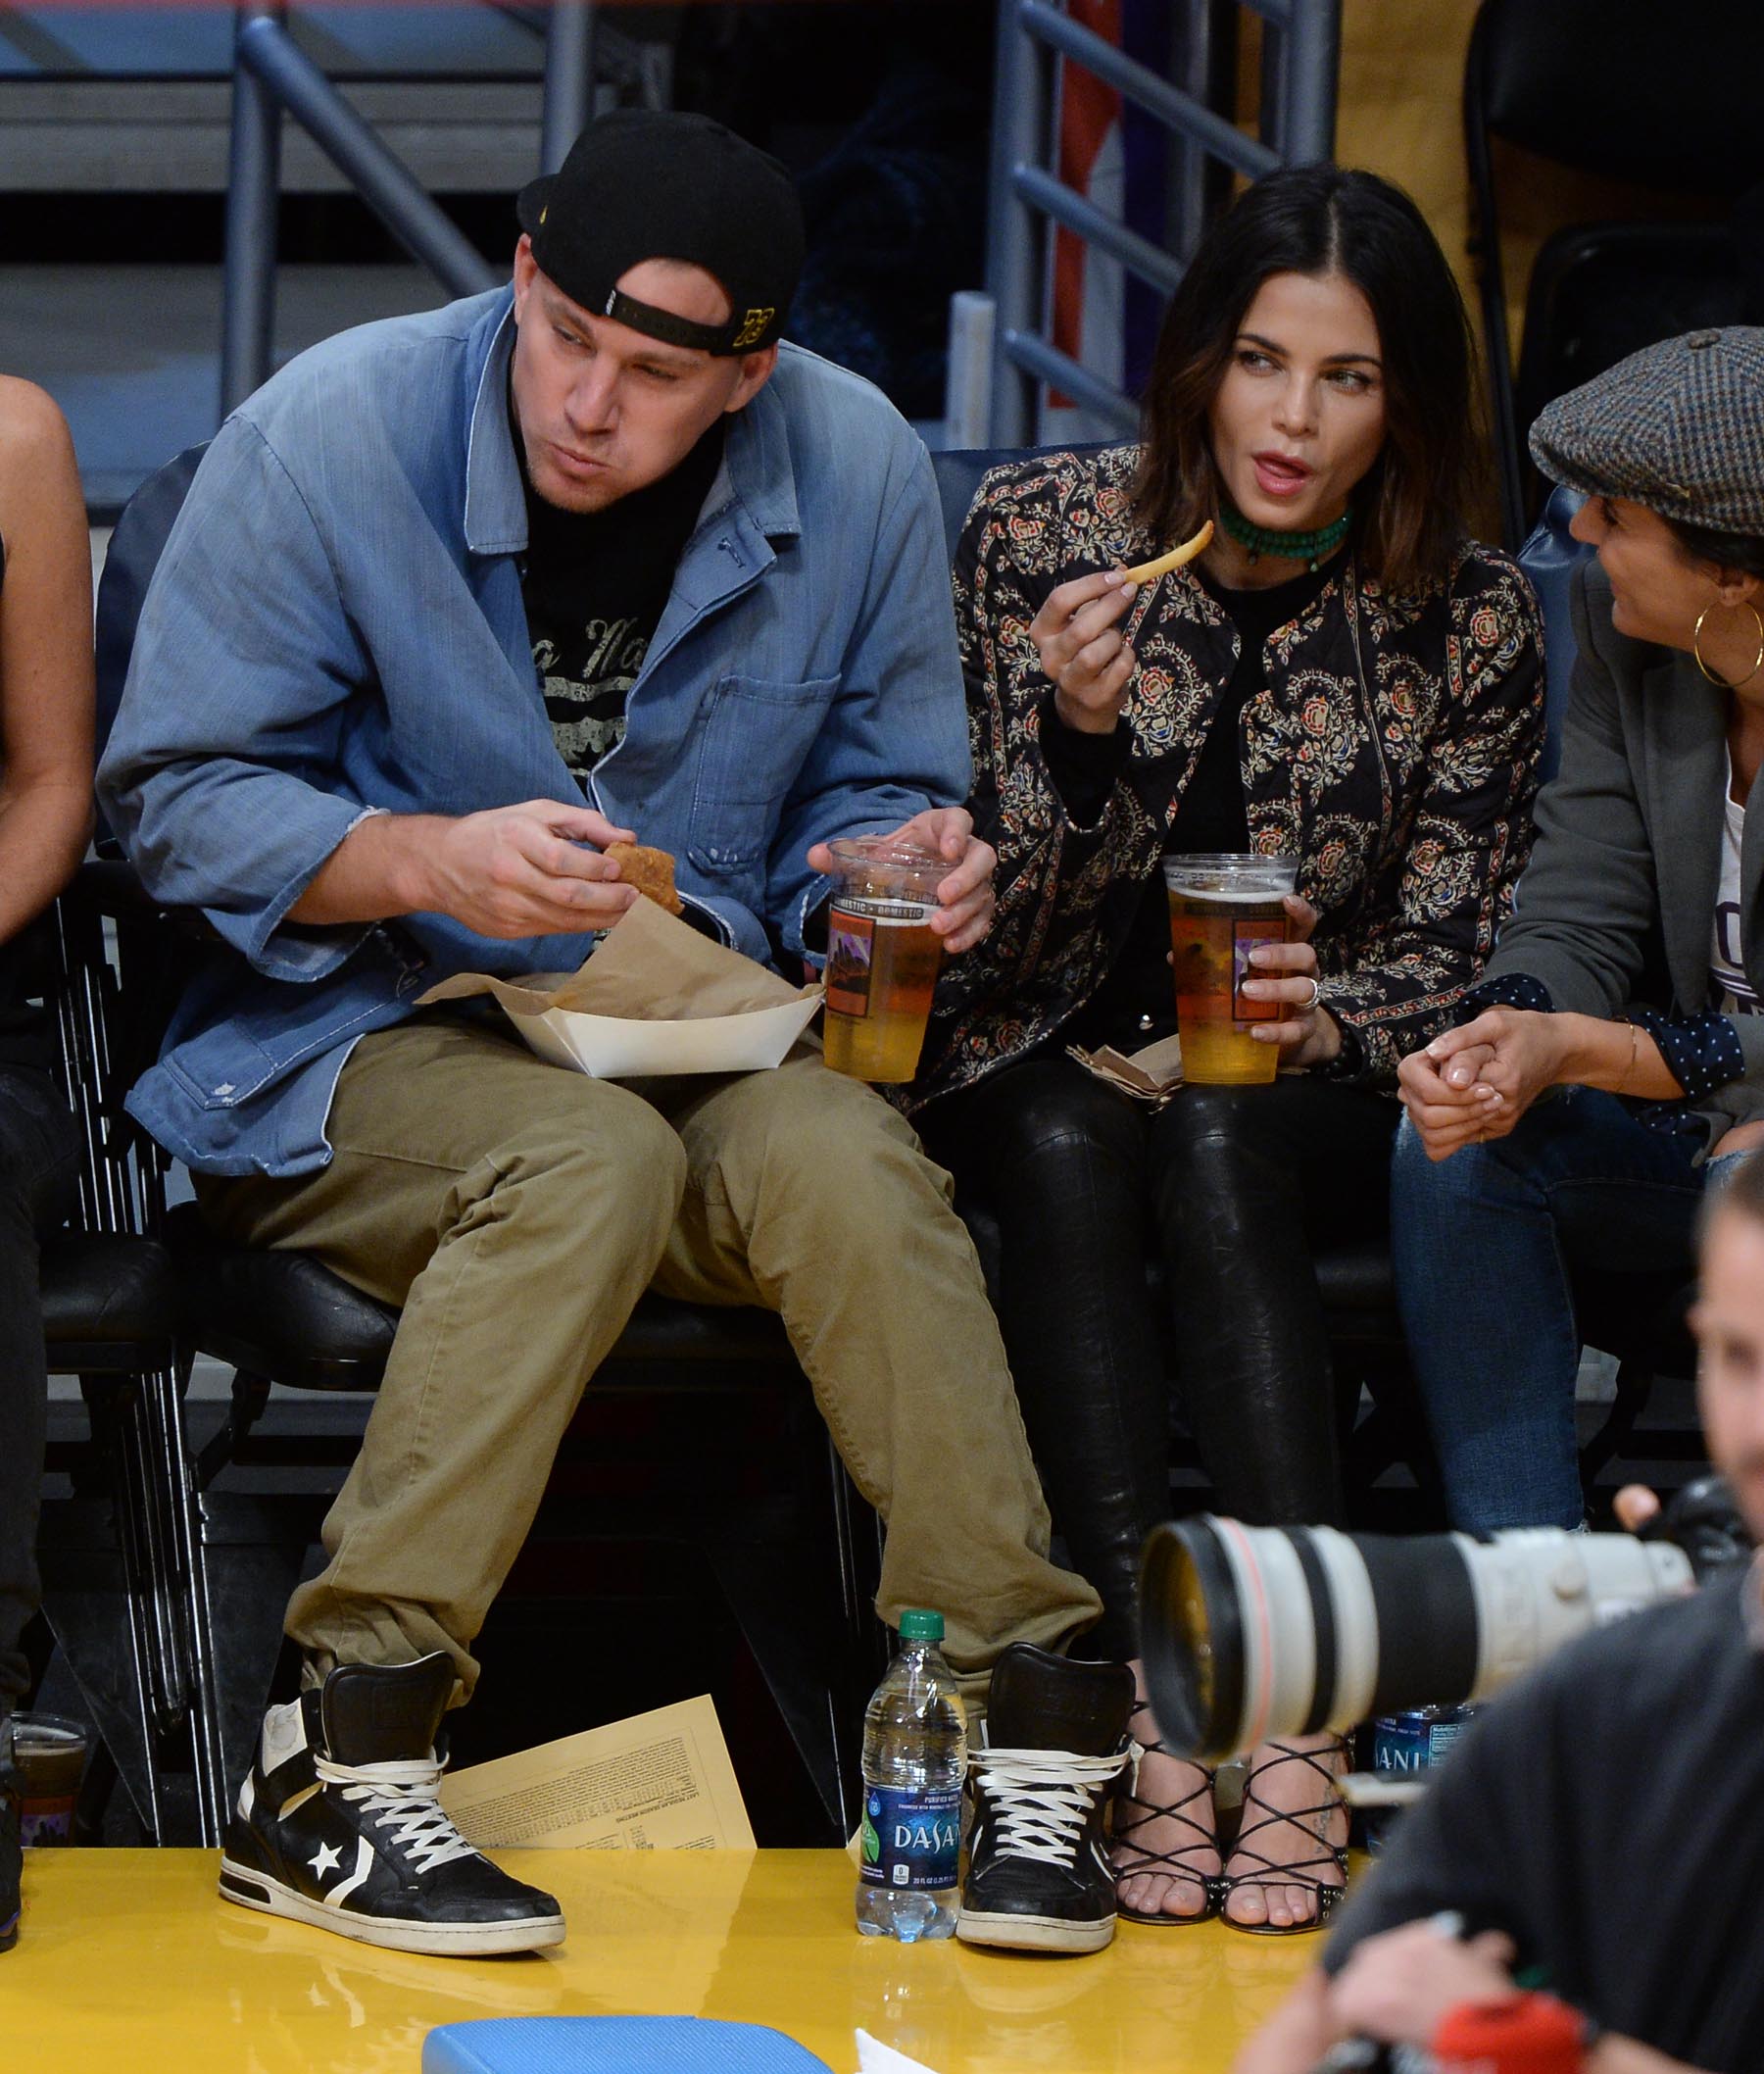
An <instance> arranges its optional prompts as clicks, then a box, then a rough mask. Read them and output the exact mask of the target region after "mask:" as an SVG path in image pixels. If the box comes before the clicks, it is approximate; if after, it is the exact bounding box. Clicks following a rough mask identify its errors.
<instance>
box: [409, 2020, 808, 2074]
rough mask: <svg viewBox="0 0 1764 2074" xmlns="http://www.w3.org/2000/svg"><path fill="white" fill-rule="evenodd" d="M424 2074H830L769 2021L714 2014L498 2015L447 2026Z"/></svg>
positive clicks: (425, 2048)
mask: <svg viewBox="0 0 1764 2074" xmlns="http://www.w3.org/2000/svg"><path fill="white" fill-rule="evenodd" d="M422 2074H831V2070H830V2069H829V2067H828V2066H827V2063H826V2061H825V2060H823V2059H817V2058H816V2057H815V2056H814V2054H813V2053H812V2052H810V2051H809V2049H807V2047H804V2046H799V2045H798V2044H797V2042H796V2040H795V2039H794V2038H786V2037H785V2035H784V2033H783V2032H782V2031H773V2030H771V2029H770V2028H769V2027H768V2026H766V2025H764V2024H736V2023H724V2022H721V2021H719V2020H718V2019H716V2018H714V2017H709V2016H497V2017H490V2018H488V2019H486V2020H483V2021H480V2022H477V2023H468V2024H444V2025H443V2026H442V2027H441V2028H440V2029H439V2030H438V2031H431V2032H430V2033H429V2035H428V2036H427V2038H425V2039H424V2040H423V2042H422Z"/></svg>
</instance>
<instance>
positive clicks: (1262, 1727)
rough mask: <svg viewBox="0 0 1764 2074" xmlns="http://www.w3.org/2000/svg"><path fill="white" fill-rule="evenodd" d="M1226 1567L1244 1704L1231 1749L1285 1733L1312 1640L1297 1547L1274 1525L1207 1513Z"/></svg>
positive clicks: (1297, 1708) (1303, 1688)
mask: <svg viewBox="0 0 1764 2074" xmlns="http://www.w3.org/2000/svg"><path fill="white" fill-rule="evenodd" d="M1212 1525H1213V1529H1214V1531H1215V1533H1216V1534H1217V1535H1218V1538H1219V1542H1220V1545H1221V1546H1222V1547H1223V1549H1224V1551H1225V1556H1226V1560H1227V1561H1228V1562H1229V1563H1230V1565H1231V1574H1232V1580H1233V1582H1234V1583H1235V1584H1236V1586H1237V1593H1238V1606H1239V1609H1240V1612H1241V1614H1242V1617H1243V1623H1244V1704H1243V1710H1242V1712H1241V1714H1240V1715H1239V1726H1238V1738H1237V1743H1238V1748H1239V1750H1240V1751H1244V1750H1253V1749H1254V1747H1255V1746H1256V1744H1258V1743H1260V1742H1262V1741H1263V1740H1264V1739H1265V1738H1266V1737H1268V1736H1271V1735H1292V1734H1293V1733H1294V1732H1295V1730H1296V1728H1297V1727H1298V1726H1299V1725H1301V1724H1302V1723H1303V1721H1304V1718H1305V1716H1306V1715H1307V1714H1308V1713H1309V1712H1310V1703H1311V1692H1312V1689H1313V1687H1314V1684H1315V1681H1316V1671H1317V1638H1316V1630H1315V1627H1314V1624H1313V1622H1312V1618H1311V1604H1310V1588H1309V1586H1308V1585H1307V1584H1306V1583H1305V1578H1304V1571H1303V1568H1302V1566H1301V1565H1300V1563H1299V1552H1298V1550H1297V1549H1295V1548H1294V1546H1293V1543H1292V1539H1291V1537H1290V1536H1289V1535H1288V1534H1287V1532H1286V1530H1285V1529H1284V1528H1282V1527H1247V1526H1245V1525H1244V1523H1243V1521H1242V1520H1240V1519H1214V1520H1213V1522H1212Z"/></svg>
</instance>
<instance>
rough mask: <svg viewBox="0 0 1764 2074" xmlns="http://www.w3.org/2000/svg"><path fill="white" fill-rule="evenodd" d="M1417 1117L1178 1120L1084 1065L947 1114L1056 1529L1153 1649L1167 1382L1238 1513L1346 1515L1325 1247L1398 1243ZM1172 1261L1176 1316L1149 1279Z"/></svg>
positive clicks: (998, 1084)
mask: <svg viewBox="0 0 1764 2074" xmlns="http://www.w3.org/2000/svg"><path fill="white" fill-rule="evenodd" d="M1396 1123H1397V1105H1396V1104H1395V1103H1394V1102H1392V1101H1390V1100H1389V1099H1388V1098H1386V1097H1382V1096H1378V1095H1372V1094H1368V1093H1365V1092H1364V1091H1363V1090H1360V1089H1357V1088H1347V1087H1340V1086H1336V1085H1333V1084H1331V1083H1330V1082H1327V1081H1320V1080H1316V1079H1312V1078H1309V1077H1299V1076H1283V1077H1282V1078H1281V1079H1280V1080H1278V1081H1276V1082H1275V1083H1274V1085H1273V1086H1271V1087H1254V1088H1200V1087H1194V1088H1185V1089H1184V1090H1183V1091H1182V1093H1181V1094H1180V1095H1179V1096H1178V1097H1177V1098H1176V1100H1175V1101H1174V1102H1173V1103H1171V1104H1170V1105H1169V1107H1168V1108H1166V1109H1165V1110H1163V1111H1160V1112H1159V1113H1157V1114H1156V1115H1152V1114H1149V1113H1148V1112H1147V1111H1145V1110H1144V1109H1143V1108H1141V1107H1140V1106H1138V1105H1137V1104H1135V1103H1133V1102H1131V1101H1129V1100H1128V1099H1127V1098H1126V1097H1124V1096H1121V1095H1117V1094H1115V1093H1114V1092H1113V1091H1112V1090H1110V1089H1109V1088H1106V1087H1104V1086H1103V1084H1102V1083H1101V1082H1100V1081H1098V1080H1096V1079H1095V1078H1094V1077H1093V1076H1092V1075H1090V1074H1089V1073H1087V1072H1086V1071H1085V1070H1084V1069H1083V1067H1081V1066H1079V1065H1078V1064H1076V1063H1075V1062H1072V1061H1070V1060H1067V1059H1039V1060H1031V1061H1027V1062H1024V1063H1023V1064H1021V1065H1016V1066H1010V1067H1006V1068H1005V1070H1003V1071H1002V1072H999V1073H997V1074H995V1075H993V1077H992V1078H991V1079H989V1080H985V1081H982V1082H981V1083H980V1085H979V1086H978V1087H975V1088H973V1089H971V1090H967V1091H965V1092H963V1093H962V1094H960V1095H956V1096H952V1097H950V1098H949V1099H948V1100H947V1101H946V1102H942V1103H938V1104H935V1105H934V1106H933V1107H932V1108H931V1110H929V1111H927V1112H926V1114H925V1116H924V1117H923V1118H922V1119H921V1126H920V1127H921V1129H922V1130H923V1131H924V1133H925V1136H926V1139H927V1142H928V1143H929V1144H930V1145H931V1147H932V1149H933V1151H934V1152H936V1154H937V1155H938V1157H939V1158H941V1159H943V1160H946V1161H947V1162H948V1163H949V1164H950V1165H951V1166H952V1167H953V1168H954V1169H955V1170H956V1174H957V1176H958V1179H959V1180H960V1181H961V1182H962V1183H963V1186H964V1192H965V1193H967V1194H968V1195H970V1196H971V1197H972V1198H974V1199H975V1200H976V1201H977V1202H978V1203H979V1204H980V1205H983V1206H984V1207H985V1208H986V1209H987V1210H990V1212H991V1213H992V1215H993V1216H994V1217H996V1219H997V1222H998V1227H999V1238H1000V1259H999V1291H998V1295H999V1309H1000V1315H1001V1318H1002V1321H1003V1324H1004V1330H1005V1345H1006V1348H1007V1349H1008V1352H1009V1355H1010V1363H1011V1372H1012V1374H1013V1375H1014V1376H1015V1378H1016V1385H1017V1394H1018V1398H1019V1400H1020V1402H1021V1405H1022V1407H1023V1419H1024V1423H1025V1425H1026V1426H1027V1428H1028V1432H1029V1441H1030V1446H1031V1447H1032V1448H1033V1450H1034V1452H1035V1457H1036V1460H1037V1462H1038V1464H1039V1465H1040V1468H1041V1472H1042V1478H1043V1482H1044V1484H1045V1487H1046V1490H1047V1494H1048V1503H1049V1506H1050V1508H1051V1510H1052V1511H1053V1514H1054V1524H1055V1525H1056V1526H1057V1527H1058V1528H1059V1530H1060V1532H1061V1533H1062V1534H1063V1535H1064V1536H1065V1539H1066V1543H1067V1546H1068V1548H1069V1550H1070V1552H1071V1556H1072V1560H1073V1563H1074V1564H1075V1566H1076V1567H1077V1568H1078V1569H1079V1570H1081V1571H1082V1572H1083V1574H1084V1575H1085V1576H1086V1577H1088V1578H1089V1579H1090V1581H1091V1582H1092V1583H1093V1584H1094V1585H1095V1586H1096V1587H1097V1589H1098V1590H1099V1591H1100V1592H1101V1593H1102V1595H1103V1605H1104V1609H1105V1610H1104V1618H1103V1624H1102V1626H1101V1627H1100V1628H1099V1629H1098V1630H1097V1631H1096V1633H1095V1635H1094V1637H1093V1638H1091V1639H1092V1641H1093V1645H1094V1646H1095V1647H1096V1648H1097V1649H1098V1651H1099V1653H1112V1654H1128V1653H1130V1651H1131V1650H1132V1649H1133V1647H1134V1606H1133V1600H1134V1580H1135V1577H1136V1574H1137V1569H1138V1561H1139V1551H1140V1547H1141V1544H1142V1543H1143V1541H1144V1539H1145V1536H1146V1535H1147V1533H1148V1532H1149V1531H1150V1530H1151V1528H1152V1526H1153V1525H1154V1524H1155V1523H1156V1521H1157V1520H1159V1519H1161V1518H1162V1517H1164V1516H1165V1514H1166V1513H1167V1511H1168V1509H1169V1471H1168V1419H1167V1392H1168V1383H1167V1380H1166V1378H1167V1376H1168V1373H1169V1370H1170V1362H1169V1360H1168V1359H1167V1358H1166V1352H1167V1351H1171V1350H1173V1352H1174V1356H1175V1370H1176V1375H1177V1379H1178V1385H1179V1388H1180V1391H1181V1397H1182V1403H1183V1406H1184V1408H1185V1411H1186V1414H1187V1419H1188V1423H1189V1425H1190V1426H1191V1428H1192V1429H1193V1431H1194V1434H1195V1438H1196V1440H1197V1442H1198V1444H1199V1446H1200V1449H1201V1457H1202V1459H1203V1460H1204V1462H1205V1464H1206V1467H1207V1470H1208V1473H1209V1474H1210V1475H1211V1477H1212V1480H1213V1483H1214V1485H1215V1487H1216V1489H1217V1493H1218V1505H1219V1508H1220V1509H1221V1510H1222V1511H1225V1512H1228V1513H1231V1514H1234V1515H1235V1516H1237V1517H1240V1518H1244V1519H1248V1520H1250V1521H1259V1522H1270V1523H1271V1522H1275V1521H1298V1520H1320V1521H1325V1522H1330V1521H1338V1520H1339V1519H1340V1517H1341V1513H1342V1492H1341V1474H1340V1466H1339V1460H1338V1445H1337V1438H1336V1415H1335V1404H1334V1389H1333V1381H1332V1375H1331V1368H1330V1359H1329V1343H1328V1334H1327V1329H1326V1325H1325V1320H1324V1314H1323V1307H1322V1300H1321V1298H1320V1296H1319V1295H1318V1291H1317V1285H1316V1280H1315V1277H1314V1275H1313V1274H1312V1272H1311V1266H1310V1249H1311V1245H1312V1242H1313V1240H1314V1239H1315V1238H1316V1237H1318V1236H1319V1235H1328V1236H1331V1237H1339V1238H1343V1239H1347V1238H1351V1237H1358V1236H1362V1235H1364V1234H1365V1233H1367V1232H1368V1231H1373V1230H1380V1229H1382V1228H1383V1227H1384V1224H1385V1221H1386V1218H1387V1214H1388V1210H1387V1206H1388V1201H1389V1163H1390V1147H1391V1139H1392V1135H1393V1133H1394V1131H1395V1129H1396ZM1149 1256H1151V1257H1152V1258H1158V1259H1161V1260H1162V1262H1163V1266H1164V1289H1165V1294H1166V1299H1167V1308H1165V1307H1164V1306H1163V1305H1160V1301H1159V1298H1158V1295H1157V1293H1156V1292H1155V1290H1154V1289H1153V1288H1152V1286H1151V1285H1150V1284H1149V1282H1148V1279H1147V1272H1146V1269H1147V1261H1148V1257H1149Z"/></svg>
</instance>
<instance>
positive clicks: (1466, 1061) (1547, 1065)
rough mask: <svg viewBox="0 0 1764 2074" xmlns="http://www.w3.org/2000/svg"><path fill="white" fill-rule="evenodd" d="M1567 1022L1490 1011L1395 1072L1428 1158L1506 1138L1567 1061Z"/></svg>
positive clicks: (1541, 1015) (1553, 1017) (1533, 1012)
mask: <svg viewBox="0 0 1764 2074" xmlns="http://www.w3.org/2000/svg"><path fill="white" fill-rule="evenodd" d="M1566 1033H1567V1025H1566V1023H1565V1021H1564V1018H1562V1017H1560V1016H1556V1015H1548V1014H1544V1013H1542V1012H1538V1011H1536V1010H1531V1009H1485V1010H1484V1011H1483V1012H1482V1013H1481V1014H1480V1015H1478V1016H1477V1017H1476V1018H1475V1019H1474V1020H1473V1021H1470V1022H1466V1023H1464V1024H1462V1025H1461V1026H1460V1027H1459V1028H1457V1029H1455V1030H1446V1031H1444V1032H1443V1033H1442V1034H1441V1035H1440V1036H1438V1037H1436V1038H1435V1039H1434V1041H1433V1042H1432V1043H1431V1044H1430V1045H1427V1046H1425V1047H1424V1048H1423V1049H1422V1050H1420V1051H1418V1052H1411V1053H1410V1054H1409V1055H1408V1057H1407V1058H1406V1059H1405V1060H1403V1062H1402V1063H1401V1064H1400V1065H1399V1066H1398V1067H1397V1093H1398V1095H1399V1097H1400V1099H1401V1102H1402V1107H1403V1109H1404V1110H1405V1111H1407V1113H1408V1118H1409V1121H1410V1122H1411V1123H1412V1124H1413V1125H1414V1127H1415V1131H1416V1133H1417V1135H1418V1136H1419V1138H1420V1140H1421V1147H1422V1150H1423V1151H1424V1152H1425V1153H1426V1154H1427V1157H1428V1158H1429V1159H1430V1160H1448V1159H1450V1157H1451V1155H1452V1154H1453V1153H1454V1152H1457V1151H1458V1150H1459V1149H1460V1147H1462V1146H1466V1145H1474V1144H1477V1143H1479V1142H1480V1141H1482V1140H1485V1139H1491V1138H1504V1137H1505V1136H1506V1135H1507V1133H1508V1132H1509V1131H1510V1130H1512V1129H1513V1127H1514V1126H1515V1125H1516V1124H1517V1123H1518V1121H1519V1119H1520V1117H1522V1116H1523V1115H1524V1114H1525V1112H1526V1111H1527V1110H1528V1109H1530V1107H1531V1106H1532V1104H1533V1103H1534V1102H1535V1101H1536V1100H1537V1099H1538V1097H1539V1096H1540V1095H1541V1094H1542V1093H1543V1092H1544V1089H1545V1088H1546V1087H1551V1086H1553V1085H1554V1084H1555V1082H1556V1081H1557V1080H1558V1079H1560V1077H1561V1074H1562V1068H1563V1065H1564V1063H1565V1060H1564V1055H1563V1038H1564V1036H1565V1035H1566Z"/></svg>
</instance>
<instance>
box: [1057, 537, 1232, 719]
mask: <svg viewBox="0 0 1764 2074" xmlns="http://www.w3.org/2000/svg"><path fill="white" fill-rule="evenodd" d="M1212 531H1213V529H1212V520H1211V519H1208V520H1207V521H1206V523H1205V524H1204V525H1203V526H1202V527H1201V530H1200V531H1199V532H1198V533H1197V534H1196V535H1195V536H1194V538H1193V539H1192V540H1185V541H1184V542H1183V543H1182V545H1181V546H1180V547H1173V548H1171V550H1170V552H1169V553H1168V554H1167V555H1159V556H1158V557H1157V559H1156V560H1155V561H1154V562H1142V563H1141V564H1140V565H1139V567H1138V568H1111V569H1104V570H1103V572H1102V573H1101V574H1099V575H1095V576H1075V577H1074V578H1073V579H1072V581H1071V582H1070V583H1062V584H1060V585H1059V586H1058V588H1057V589H1056V590H1052V591H1050V592H1049V593H1048V598H1047V602H1046V603H1045V604H1044V605H1043V607H1042V609H1041V611H1040V612H1038V613H1037V614H1036V616H1035V618H1034V620H1033V621H1032V622H1031V624H1030V627H1029V638H1030V639H1031V640H1032V641H1033V642H1034V643H1035V649H1036V653H1037V654H1038V655H1039V656H1040V657H1041V666H1042V669H1043V672H1044V673H1045V674H1046V676H1047V677H1048V678H1049V680H1050V681H1051V682H1052V684H1053V686H1054V712H1055V713H1057V714H1058V716H1059V717H1060V718H1061V719H1062V720H1063V721H1064V722H1065V724H1066V725H1067V726H1068V727H1070V728H1071V729H1072V730H1073V731H1074V732H1075V733H1077V734H1112V733H1113V732H1114V730H1115V723H1116V722H1117V721H1118V720H1119V719H1120V717H1121V708H1122V707H1123V706H1125V705H1126V703H1127V684H1128V680H1129V679H1130V678H1131V677H1132V675H1133V670H1134V666H1135V664H1136V663H1137V661H1138V660H1139V659H1138V658H1137V657H1136V656H1135V655H1134V653H1133V650H1132V649H1131V648H1130V647H1129V646H1128V645H1127V637H1126V635H1125V634H1123V633H1122V632H1121V630H1120V628H1119V627H1118V626H1117V625H1116V624H1115V621H1116V620H1117V619H1119V618H1120V617H1121V615H1122V614H1123V613H1124V612H1125V611H1126V610H1127V608H1128V606H1129V605H1131V604H1132V602H1133V600H1134V598H1135V596H1136V595H1137V594H1138V591H1139V586H1140V585H1141V584H1142V583H1155V582H1156V581H1157V579H1158V577H1159V576H1163V575H1167V574H1168V573H1169V572H1170V570H1171V569H1173V568H1182V566H1183V565H1184V563H1188V562H1192V561H1194V559H1195V557H1196V556H1197V555H1199V554H1200V553H1201V551H1202V550H1203V549H1204V548H1205V546H1206V544H1207V542H1208V541H1209V540H1211V538H1212Z"/></svg>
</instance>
